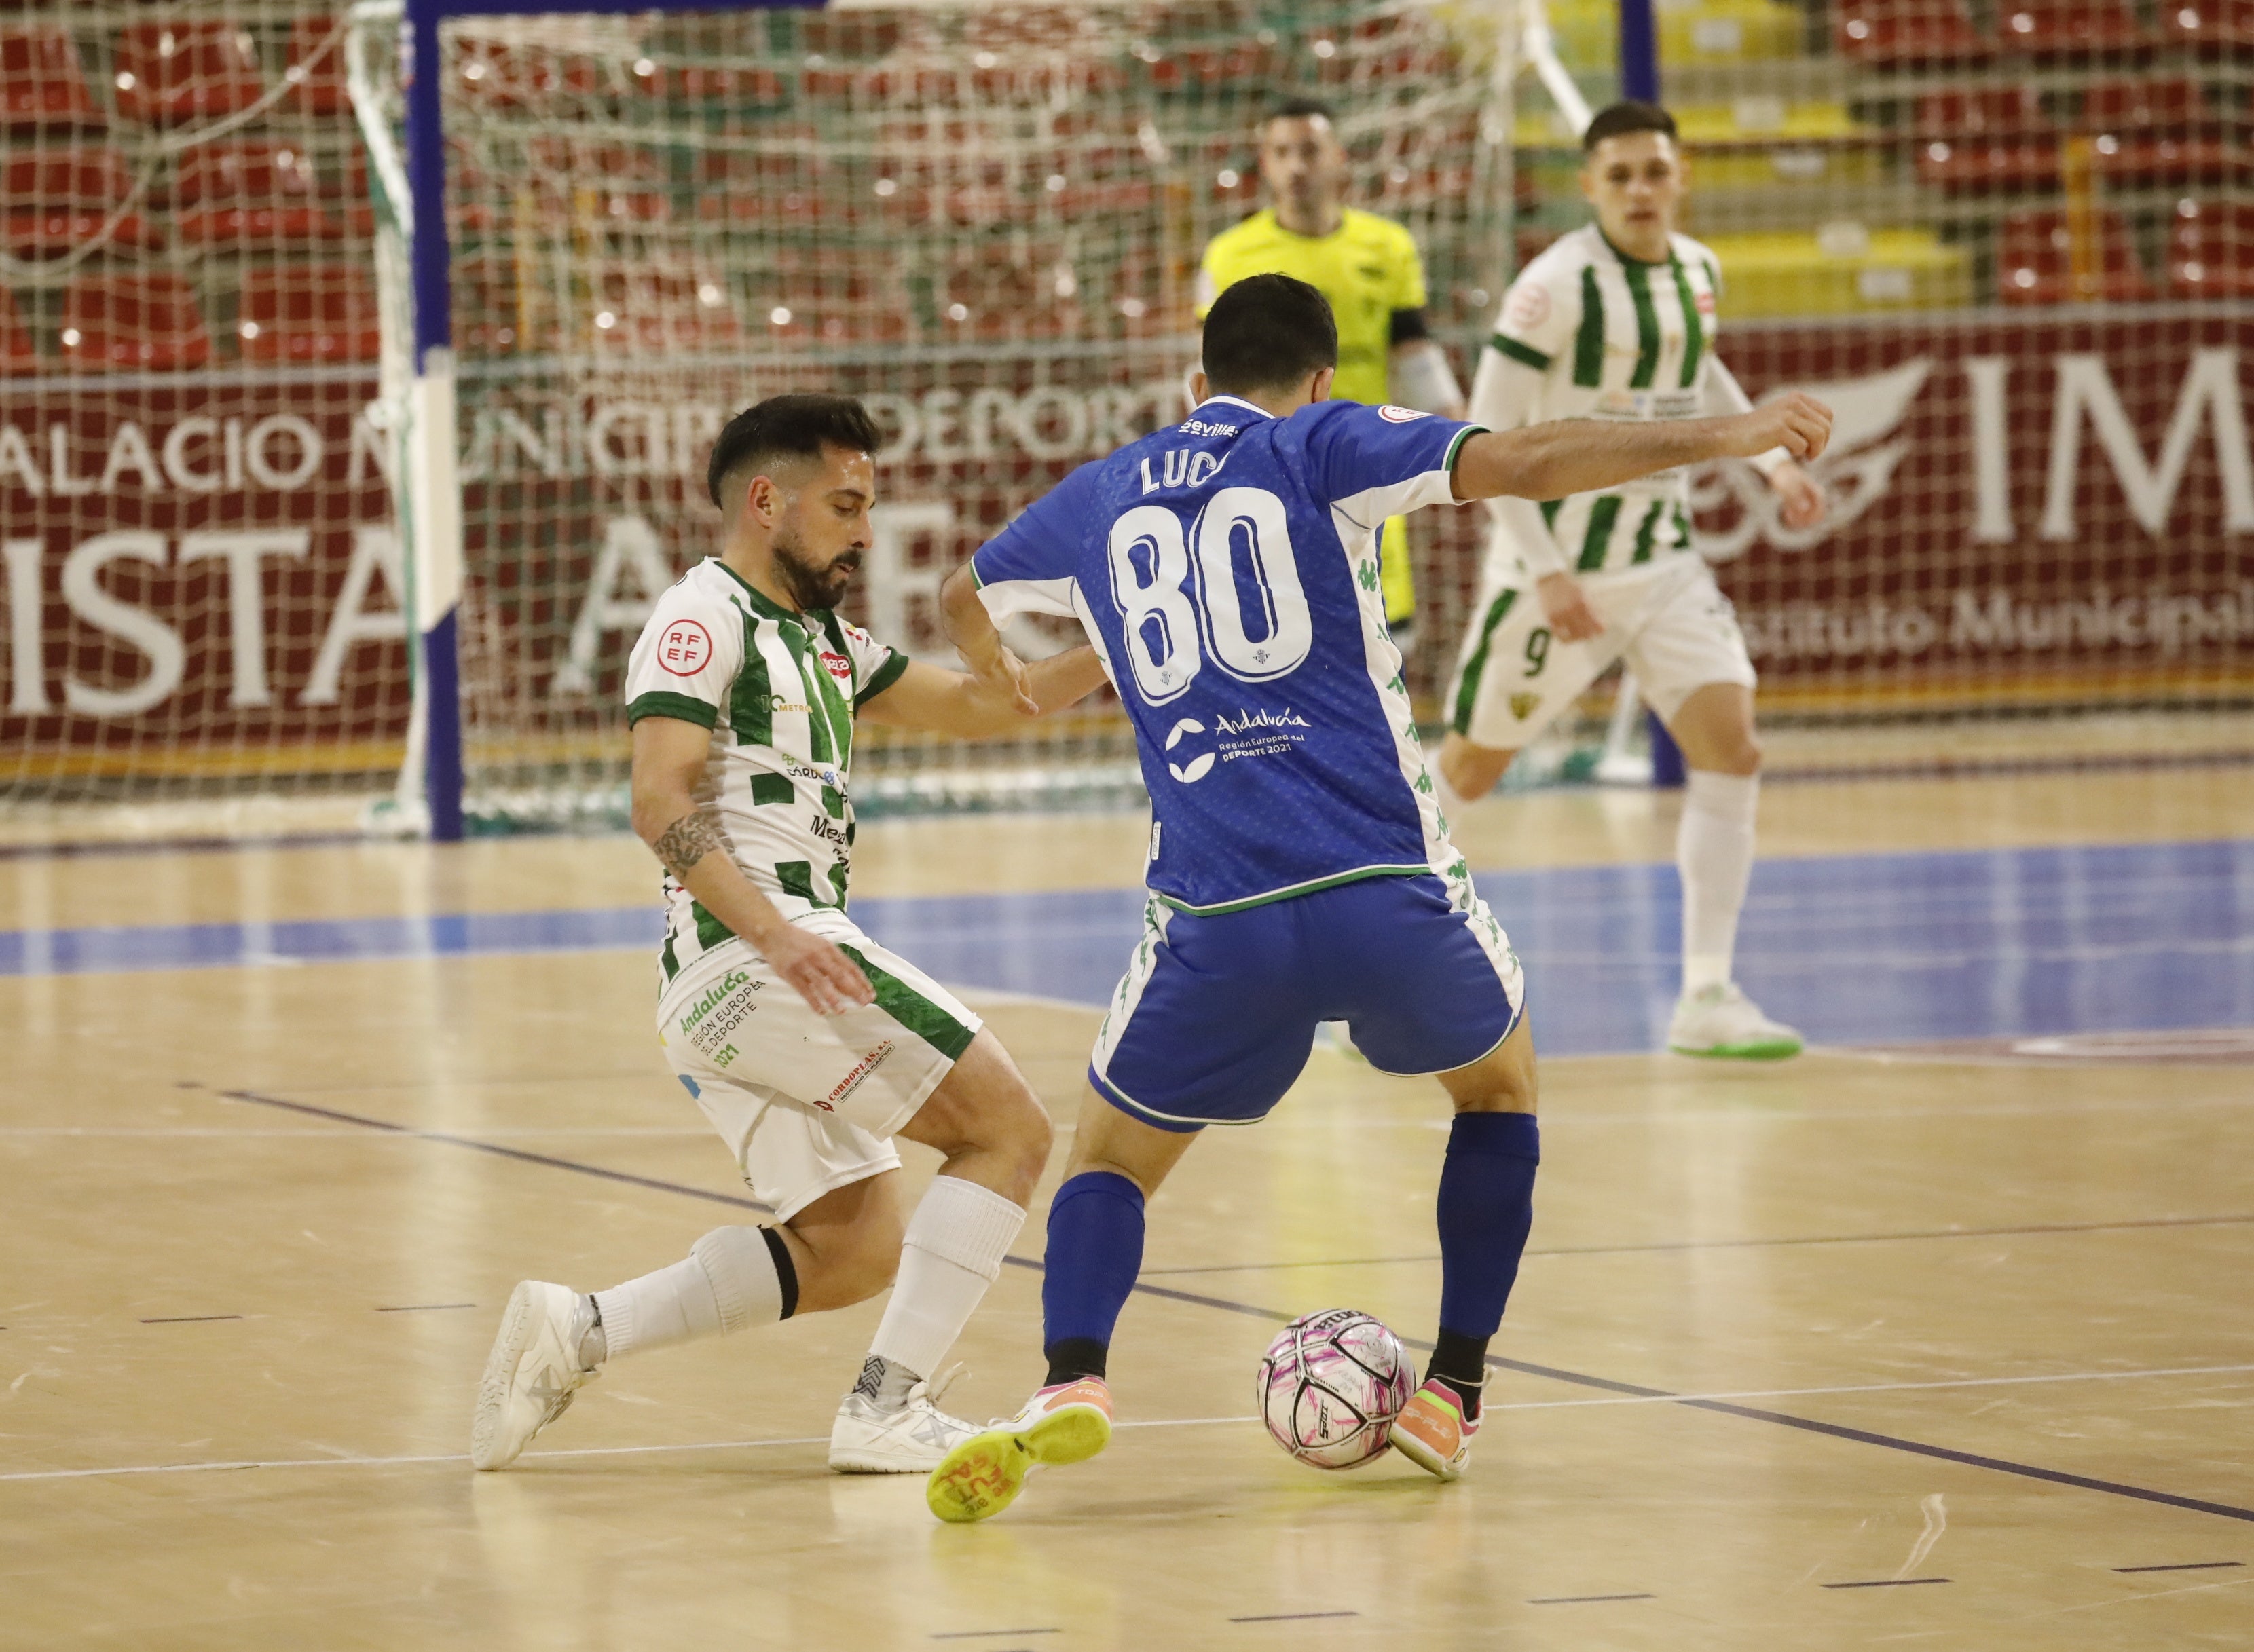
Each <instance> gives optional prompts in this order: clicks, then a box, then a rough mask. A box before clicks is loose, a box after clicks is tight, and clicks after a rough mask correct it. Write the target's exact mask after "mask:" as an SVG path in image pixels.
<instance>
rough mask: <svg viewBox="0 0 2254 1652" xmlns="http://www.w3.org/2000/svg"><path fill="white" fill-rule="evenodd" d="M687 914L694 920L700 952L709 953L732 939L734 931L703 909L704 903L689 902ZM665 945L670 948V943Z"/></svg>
mask: <svg viewBox="0 0 2254 1652" xmlns="http://www.w3.org/2000/svg"><path fill="white" fill-rule="evenodd" d="M689 912H690V917H694V918H695V919H696V920H697V946H698V947H699V948H700V949H701V950H703V951H707V952H709V951H711V950H712V949H713V948H714V947H716V946H718V945H719V944H720V943H721V942H723V941H725V940H731V939H732V938H734V936H735V933H736V931H733V930H732V929H730V928H729V927H728V926H727V925H726V924H723V923H722V922H720V920H719V919H718V918H717V917H713V916H712V914H711V912H710V911H708V910H706V909H705V905H704V902H702V901H691V902H690V903H689ZM666 944H667V945H669V946H670V945H671V944H672V943H671V942H670V941H669V942H667V943H666Z"/></svg>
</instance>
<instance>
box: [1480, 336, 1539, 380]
mask: <svg viewBox="0 0 2254 1652" xmlns="http://www.w3.org/2000/svg"><path fill="white" fill-rule="evenodd" d="M1488 345H1491V346H1492V347H1493V348H1494V350H1495V352H1496V353H1497V354H1498V355H1504V356H1509V358H1510V359H1512V360H1513V361H1516V362H1517V363H1518V364H1519V365H1520V366H1526V367H1531V368H1533V369H1534V371H1535V372H1537V373H1547V372H1549V371H1550V362H1551V358H1550V357H1548V356H1545V355H1544V354H1543V353H1542V352H1540V351H1539V350H1537V349H1536V348H1535V347H1534V346H1533V345H1523V344H1521V343H1519V342H1518V340H1517V339H1516V338H1512V337H1510V335H1509V334H1508V333H1501V332H1499V333H1497V334H1495V337H1494V338H1490V339H1488Z"/></svg>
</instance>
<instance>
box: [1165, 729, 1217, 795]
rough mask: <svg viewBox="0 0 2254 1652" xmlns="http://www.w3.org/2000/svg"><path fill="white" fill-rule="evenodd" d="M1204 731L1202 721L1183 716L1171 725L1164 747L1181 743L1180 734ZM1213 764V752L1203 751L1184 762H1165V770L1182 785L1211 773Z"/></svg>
mask: <svg viewBox="0 0 2254 1652" xmlns="http://www.w3.org/2000/svg"><path fill="white" fill-rule="evenodd" d="M1204 732H1205V725H1204V724H1203V723H1201V722H1200V721H1198V720H1197V719H1196V718H1194V717H1185V718H1183V719H1182V720H1181V721H1180V722H1178V723H1176V724H1175V725H1174V726H1173V729H1172V730H1171V731H1170V732H1169V733H1168V734H1167V735H1166V749H1167V750H1169V751H1172V750H1173V749H1174V748H1175V747H1176V746H1179V745H1180V744H1181V743H1182V736H1183V735H1201V734H1203V733H1204ZM1213 764H1214V754H1213V753H1211V752H1210V751H1205V752H1201V753H1199V754H1198V755H1197V756H1194V757H1192V758H1191V759H1190V760H1189V762H1188V763H1187V764H1181V763H1167V764H1166V772H1167V773H1168V774H1170V775H1172V776H1173V777H1174V778H1175V779H1177V780H1179V781H1180V782H1181V783H1182V784H1184V785H1190V784H1194V783H1195V782H1197V781H1200V780H1202V779H1204V778H1205V777H1206V776H1208V775H1209V774H1211V773H1212V772H1213Z"/></svg>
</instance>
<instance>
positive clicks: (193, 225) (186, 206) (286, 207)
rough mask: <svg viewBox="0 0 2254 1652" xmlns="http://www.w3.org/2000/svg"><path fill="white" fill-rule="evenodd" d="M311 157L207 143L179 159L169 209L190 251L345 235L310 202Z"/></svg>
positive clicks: (267, 146) (280, 146)
mask: <svg viewBox="0 0 2254 1652" xmlns="http://www.w3.org/2000/svg"><path fill="white" fill-rule="evenodd" d="M318 192H319V183H318V179H317V178H316V177H315V176H314V172H313V163H312V160H311V157H309V156H307V155H306V154H304V152H303V151H302V150H297V149H294V148H292V147H291V146H290V145H288V144H286V143H207V144H205V145H204V146H203V147H202V148H201V149H193V150H189V151H188V152H187V153H186V154H185V155H183V156H181V157H180V170H179V178H178V179H177V181H176V182H175V183H174V184H173V185H172V205H173V206H175V207H176V208H178V209H179V217H178V219H177V220H176V222H177V226H178V231H179V237H180V239H181V240H183V241H184V242H186V244H187V245H189V246H191V247H243V246H262V245H265V244H268V243H270V242H273V241H276V240H281V241H293V242H299V241H308V240H334V239H336V238H337V237H339V236H340V235H342V234H344V233H345V229H344V225H343V223H342V222H341V221H339V220H338V218H337V217H336V216H335V214H333V213H330V212H327V211H325V209H324V208H323V207H322V206H320V205H319V204H318V199H317V197H318Z"/></svg>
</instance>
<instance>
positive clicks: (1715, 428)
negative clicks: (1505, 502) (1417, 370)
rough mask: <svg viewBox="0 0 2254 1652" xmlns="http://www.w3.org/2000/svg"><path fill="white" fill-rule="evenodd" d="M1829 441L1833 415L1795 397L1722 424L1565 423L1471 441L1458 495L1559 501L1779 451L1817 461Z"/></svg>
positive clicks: (1459, 460) (1461, 459)
mask: <svg viewBox="0 0 2254 1652" xmlns="http://www.w3.org/2000/svg"><path fill="white" fill-rule="evenodd" d="M1830 440H1831V408H1827V407H1825V406H1824V404H1823V403H1822V402H1820V401H1817V400H1816V399H1815V398H1814V397H1812V396H1808V395H1803V394H1800V393H1799V392H1798V391H1795V392H1794V393H1792V394H1790V395H1786V396H1780V397H1779V398H1778V399H1777V400H1775V401H1772V402H1770V403H1769V404H1768V406H1766V407H1763V408H1755V409H1754V411H1753V412H1751V413H1744V414H1738V415H1733V416H1732V417H1729V418H1722V419H1658V420H1652V421H1649V422H1641V421H1640V422H1633V423H1631V422H1627V421H1614V420H1609V419H1560V420H1558V421H1556V422H1552V423H1549V424H1537V425H1529V426H1527V427H1526V428H1524V429H1517V430H1493V431H1486V432H1482V433H1481V435H1478V436H1474V437H1472V438H1471V439H1470V440H1469V441H1467V442H1466V443H1464V446H1463V451H1462V452H1460V454H1458V455H1457V456H1456V470H1455V497H1456V498H1458V499H1460V500H1461V499H1489V498H1496V497H1498V496H1500V495H1502V494H1506V493H1509V494H1516V495H1517V496H1518V497H1519V498H1528V499H1562V498H1565V497H1566V496H1567V495H1569V494H1573V493H1593V492H1595V491H1598V490H1600V489H1601V488H1613V487H1618V486H1620V485H1621V484H1622V483H1625V482H1633V481H1635V479H1636V478H1637V477H1643V476H1649V475H1650V474H1651V473H1652V472H1654V471H1665V470H1670V469H1672V468H1673V467H1675V466H1676V465H1678V464H1705V463H1706V462H1707V461H1708V460H1710V459H1749V458H1751V457H1753V456H1754V455H1755V454H1756V453H1766V452H1767V451H1768V450H1769V449H1771V448H1776V447H1781V448H1782V449H1783V450H1785V451H1786V453H1787V454H1789V456H1790V457H1793V458H1796V459H1813V458H1815V457H1817V456H1819V455H1820V454H1822V453H1823V451H1824V444H1825V443H1827V442H1829V441H1830Z"/></svg>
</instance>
